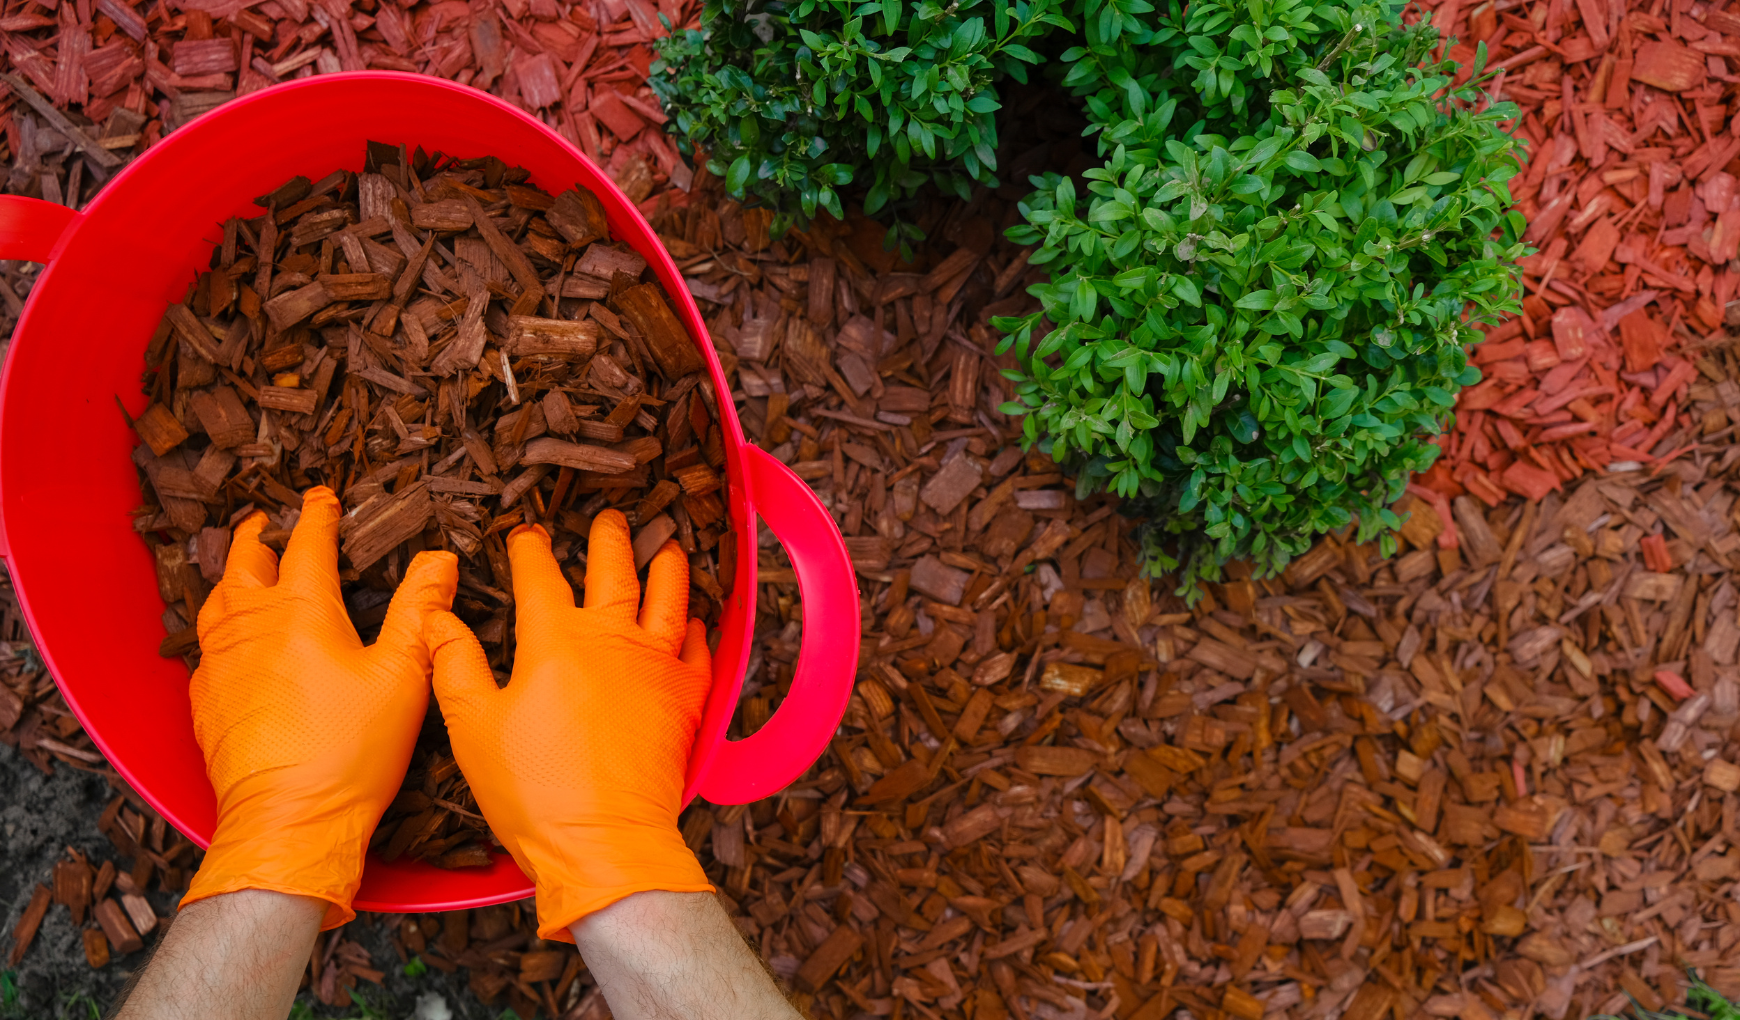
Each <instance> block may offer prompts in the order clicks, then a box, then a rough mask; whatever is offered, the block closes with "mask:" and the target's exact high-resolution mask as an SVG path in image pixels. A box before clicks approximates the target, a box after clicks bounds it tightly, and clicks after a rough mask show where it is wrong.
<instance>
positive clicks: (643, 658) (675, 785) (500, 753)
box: [424, 510, 713, 942]
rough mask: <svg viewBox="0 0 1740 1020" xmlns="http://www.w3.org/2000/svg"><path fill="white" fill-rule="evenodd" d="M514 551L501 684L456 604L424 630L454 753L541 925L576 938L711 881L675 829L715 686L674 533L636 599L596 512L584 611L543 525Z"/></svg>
mask: <svg viewBox="0 0 1740 1020" xmlns="http://www.w3.org/2000/svg"><path fill="white" fill-rule="evenodd" d="M507 548H508V559H509V562H510V566H511V567H512V570H513V587H514V603H515V606H516V607H517V614H518V615H517V636H518V640H519V644H518V648H517V650H516V652H515V659H514V671H513V678H512V680H511V681H510V682H509V683H508V685H507V686H506V687H505V688H500V689H498V688H497V687H496V684H495V678H494V676H493V675H492V674H491V673H490V669H489V663H488V661H487V660H486V659H485V658H484V654H483V649H482V647H481V646H479V645H478V643H477V638H476V637H474V636H473V635H472V633H471V631H470V630H468V629H466V627H465V625H464V624H463V623H461V622H460V621H459V619H458V618H457V617H455V616H454V615H453V614H451V613H435V614H432V615H431V616H430V617H429V618H428V620H427V622H426V624H425V631H424V634H425V639H426V641H427V643H428V646H429V650H430V653H431V654H432V655H433V656H434V661H435V697H436V698H437V699H438V700H439V701H440V703H441V714H442V715H443V716H444V717H445V718H446V720H447V732H448V734H449V735H450V736H451V737H452V738H453V756H454V757H455V758H456V759H458V761H459V769H460V771H461V772H463V773H464V774H465V778H466V781H467V782H469V783H470V784H471V792H472V794H473V795H474V796H475V797H476V798H477V805H478V807H479V808H480V809H481V810H482V811H483V816H484V818H486V819H488V820H489V827H490V828H491V829H492V830H494V832H495V834H496V836H497V837H499V838H500V839H501V841H502V845H503V846H505V847H507V850H508V852H509V853H511V854H513V857H514V860H515V861H516V862H518V863H519V866H520V869H521V870H523V871H524V872H525V873H526V874H527V875H529V876H531V878H532V880H533V882H535V883H536V884H537V890H538V892H537V896H538V935H539V936H540V937H542V938H546V939H559V940H562V941H566V942H572V941H574V939H573V936H572V935H570V934H569V932H568V926H569V925H571V924H573V923H574V922H575V921H578V920H579V919H580V918H582V917H585V916H586V915H587V914H590V913H592V912H593V911H595V910H599V909H601V908H603V907H607V906H609V905H610V904H612V903H614V902H616V901H617V900H620V899H622V898H623V897H624V896H627V895H629V894H631V893H636V892H645V891H647V890H652V889H663V890H667V891H670V892H707V891H710V890H711V889H712V888H713V887H712V885H710V884H709V883H708V882H707V876H706V875H705V874H704V873H702V871H701V865H700V862H699V861H697V860H695V855H694V854H693V853H692V852H690V850H689V848H688V846H686V845H685V844H684V843H683V838H682V836H681V835H680V834H679V833H678V831H677V813H678V812H679V811H680V810H681V809H682V804H681V799H682V791H683V773H684V770H685V768H686V767H687V765H688V760H689V748H690V746H691V745H692V744H693V743H694V740H695V731H696V729H697V728H698V727H699V725H700V721H701V707H702V704H703V703H704V702H705V700H706V697H707V689H708V687H709V686H710V684H711V682H712V681H711V676H712V672H711V669H710V657H709V655H708V652H707V642H706V632H705V630H704V629H703V628H702V625H701V621H699V620H689V619H688V615H689V564H688V561H687V560H685V559H684V558H683V553H682V550H681V549H679V548H678V547H677V544H676V543H675V542H666V543H665V546H664V548H663V549H660V550H659V552H658V555H656V556H654V557H653V561H652V566H651V569H650V571H649V573H648V577H647V592H646V604H645V606H644V607H642V606H641V599H640V583H639V581H638V580H637V579H636V577H635V569H634V550H633V548H632V547H631V546H630V544H629V536H628V521H627V519H626V518H624V517H623V515H622V514H621V513H618V512H617V511H615V510H607V511H605V512H604V513H601V514H599V515H598V517H597V519H595V520H594V521H593V523H592V535H591V541H590V543H589V545H588V548H587V571H586V607H585V608H584V609H577V608H575V606H574V590H573V588H571V587H570V586H569V584H568V579H567V578H566V577H564V576H562V572H561V570H560V569H559V568H558V567H557V565H556V559H555V557H554V556H553V555H551V553H550V536H549V534H548V533H547V532H545V531H544V529H543V528H540V527H535V526H534V527H527V526H524V525H522V526H520V527H518V528H515V529H514V530H513V531H512V532H511V533H509V535H508V538H507ZM637 613H638V616H637ZM685 621H686V622H685Z"/></svg>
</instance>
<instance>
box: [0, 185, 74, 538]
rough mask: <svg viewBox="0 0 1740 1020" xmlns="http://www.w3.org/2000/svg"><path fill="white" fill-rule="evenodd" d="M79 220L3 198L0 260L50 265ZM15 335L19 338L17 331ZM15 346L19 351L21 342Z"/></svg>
mask: <svg viewBox="0 0 1740 1020" xmlns="http://www.w3.org/2000/svg"><path fill="white" fill-rule="evenodd" d="M78 218H79V214H78V213H77V212H74V211H73V210H71V209H68V208H67V207H66V206H64V205H57V204H55V203H53V202H44V201H43V200H42V199H40V198H23V197H20V196H18V195H0V259H12V260H14V261H22V262H47V261H48V260H49V259H51V258H53V257H54V256H55V254H56V253H57V252H59V251H60V245H61V241H62V240H63V239H65V238H68V237H71V236H72V233H73V232H72V230H71V229H70V228H71V227H72V226H73V224H74V222H75V221H77V220H78ZM13 335H14V336H16V335H17V331H16V330H14V334H13ZM12 343H13V345H14V347H16V345H17V343H18V341H17V340H16V339H14V340H13V341H12ZM8 353H9V354H10V351H9V352H8ZM11 558H12V544H11V542H10V541H9V540H8V539H7V537H6V526H5V523H4V522H3V521H0V560H4V559H11Z"/></svg>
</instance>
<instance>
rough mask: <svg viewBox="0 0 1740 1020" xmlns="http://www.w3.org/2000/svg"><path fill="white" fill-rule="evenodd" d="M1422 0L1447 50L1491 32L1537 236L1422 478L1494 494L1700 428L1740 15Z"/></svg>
mask: <svg viewBox="0 0 1740 1020" xmlns="http://www.w3.org/2000/svg"><path fill="white" fill-rule="evenodd" d="M1425 6H1427V7H1429V8H1432V9H1433V10H1432V15H1431V16H1432V20H1433V22H1434V24H1436V25H1437V26H1438V27H1439V28H1440V29H1443V28H1446V27H1448V28H1449V30H1450V34H1451V35H1453V36H1454V37H1456V38H1457V39H1458V40H1459V43H1458V45H1456V46H1454V47H1451V49H1450V51H1449V55H1450V56H1451V57H1453V58H1455V59H1457V60H1459V61H1461V62H1463V64H1464V65H1467V64H1469V63H1471V62H1472V60H1473V58H1474V56H1475V45H1476V44H1477V43H1481V42H1484V43H1485V44H1486V46H1487V50H1488V54H1489V62H1488V67H1489V68H1492V69H1494V70H1497V71H1499V72H1500V73H1499V76H1498V78H1497V80H1496V82H1495V83H1494V85H1493V91H1495V92H1496V93H1498V94H1499V95H1500V96H1501V97H1502V98H1503V99H1508V100H1511V101H1513V102H1515V103H1516V104H1517V105H1518V106H1519V107H1520V109H1521V114H1522V115H1521V117H1520V118H1519V119H1518V121H1517V122H1516V127H1515V130H1516V132H1517V134H1518V135H1519V136H1520V137H1521V138H1522V139H1524V141H1525V143H1526V145H1527V148H1528V151H1529V152H1530V153H1532V154H1534V158H1532V159H1531V162H1530V163H1529V165H1528V167H1527V168H1526V171H1525V172H1524V173H1523V174H1521V175H1519V176H1518V177H1516V178H1515V179H1513V180H1512V181H1511V182H1510V187H1511V193H1512V195H1513V196H1514V197H1515V198H1516V200H1517V203H1518V208H1519V210H1520V211H1521V212H1522V213H1523V215H1524V216H1525V217H1527V220H1528V226H1527V229H1526V231H1525V233H1524V235H1523V236H1524V239H1525V240H1526V241H1527V242H1528V243H1530V244H1531V245H1534V246H1535V247H1537V248H1539V249H1540V251H1539V253H1538V254H1535V255H1532V256H1529V257H1528V258H1525V259H1524V260H1523V261H1522V267H1523V273H1524V284H1525V289H1526V296H1525V298H1524V301H1523V312H1522V314H1521V315H1519V316H1516V317H1514V318H1512V319H1510V320H1508V321H1507V322H1505V323H1504V324H1502V325H1500V326H1498V327H1496V328H1494V329H1491V330H1488V331H1487V333H1486V342H1485V344H1484V345H1482V346H1481V347H1480V348H1479V349H1478V350H1477V351H1476V354H1475V359H1474V360H1475V362H1476V364H1478V365H1479V366H1480V369H1481V372H1482V374H1483V375H1484V376H1485V378H1484V380H1483V381H1482V382H1481V383H1480V384H1479V385H1477V386H1475V387H1473V388H1472V389H1470V390H1468V391H1465V392H1464V393H1463V394H1462V395H1461V396H1460V398H1459V399H1458V401H1457V410H1458V412H1459V413H1458V415H1457V425H1456V429H1455V431H1454V432H1453V433H1452V434H1451V435H1450V436H1448V437H1446V439H1445V440H1444V441H1443V443H1442V445H1443V446H1444V447H1445V453H1446V456H1445V457H1444V458H1443V460H1442V461H1441V463H1440V464H1439V465H1438V466H1437V467H1435V468H1434V469H1433V470H1432V471H1431V472H1430V473H1428V474H1427V475H1426V476H1425V477H1424V478H1423V479H1422V482H1423V484H1425V485H1428V486H1430V487H1431V488H1433V489H1435V490H1437V491H1439V492H1441V493H1443V494H1445V495H1446V496H1455V495H1459V494H1460V493H1462V492H1468V493H1471V494H1473V495H1475V496H1477V497H1479V498H1480V499H1481V500H1483V501H1484V502H1485V503H1486V504H1487V505H1488V506H1497V505H1499V504H1500V503H1502V502H1503V501H1504V500H1505V499H1507V498H1508V497H1509V495H1510V494H1513V493H1514V494H1517V495H1521V496H1523V497H1525V498H1528V499H1536V500H1538V499H1540V498H1541V497H1542V496H1544V495H1545V494H1546V493H1547V492H1548V491H1550V490H1552V489H1555V488H1559V487H1560V486H1562V485H1563V484H1565V483H1569V482H1573V481H1574V480H1576V479H1579V478H1582V477H1585V476H1587V475H1590V474H1593V473H1598V472H1599V471H1601V470H1602V469H1605V468H1608V467H1609V466H1612V465H1617V466H1620V467H1623V466H1625V465H1628V464H1644V465H1654V464H1659V463H1660V462H1662V461H1665V460H1670V459H1672V458H1674V457H1677V456H1681V455H1683V454H1685V453H1687V452H1688V451H1689V450H1690V449H1692V447H1693V445H1694V444H1696V443H1700V442H1705V443H1707V442H1710V441H1711V440H1710V439H1708V438H1706V437H1705V434H1706V433H1707V432H1708V430H1704V429H1702V428H1701V425H1702V423H1701V422H1700V421H1698V420H1697V419H1696V418H1695V417H1693V416H1692V414H1691V410H1692V409H1691V408H1690V407H1689V406H1688V402H1687V398H1686V388H1687V387H1688V386H1689V385H1690V384H1691V383H1693V382H1694V381H1696V380H1697V378H1698V369H1697V366H1696V362H1697V356H1698V352H1699V351H1700V350H1701V349H1703V348H1704V347H1706V346H1708V345H1709V344H1712V343H1720V342H1722V341H1723V340H1724V339H1725V337H1726V330H1725V329H1724V328H1723V326H1724V323H1723V319H1724V317H1725V314H1726V313H1725V311H1724V310H1725V309H1726V307H1727V306H1728V304H1729V302H1730V301H1731V300H1732V299H1733V298H1734V295H1735V291H1736V288H1737V287H1740V273H1736V272H1735V270H1734V268H1733V267H1732V265H1731V263H1732V262H1733V260H1734V259H1735V255H1736V251H1737V250H1740V194H1736V189H1735V181H1736V177H1737V175H1740V132H1736V130H1735V129H1734V127H1733V125H1732V124H1731V119H1730V118H1731V113H1732V112H1733V111H1734V110H1735V109H1736V108H1740V102H1737V100H1736V93H1737V91H1740V90H1737V88H1736V84H1737V83H1740V76H1736V73H1735V71H1736V66H1735V63H1734V62H1735V61H1736V60H1740V16H1736V15H1735V14H1734V13H1732V12H1730V11H1727V10H1722V9H1721V8H1722V6H1723V5H1721V4H1705V3H1701V2H1700V3H1683V2H1680V0H1673V2H1671V3H1669V2H1664V0H1654V2H1650V3H1643V2H1639V3H1632V4H1626V3H1621V2H1617V0H1577V2H1575V3H1573V2H1571V0H1537V2H1533V3H1527V4H1525V3H1521V2H1518V0H1489V2H1486V3H1480V4H1476V3H1472V2H1470V0H1441V2H1437V3H1429V4H1426V5H1425ZM1464 74H1465V75H1466V72H1464Z"/></svg>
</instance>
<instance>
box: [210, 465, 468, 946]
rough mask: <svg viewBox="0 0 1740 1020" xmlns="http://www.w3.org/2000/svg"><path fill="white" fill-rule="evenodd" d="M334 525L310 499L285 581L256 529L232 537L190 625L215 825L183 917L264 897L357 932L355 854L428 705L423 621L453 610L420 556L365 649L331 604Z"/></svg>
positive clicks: (453, 570)
mask: <svg viewBox="0 0 1740 1020" xmlns="http://www.w3.org/2000/svg"><path fill="white" fill-rule="evenodd" d="M341 515H342V511H341V510H340V508H339V504H338V498H337V497H336V496H335V495H333V492H332V490H331V489H328V488H326V487H325V486H317V487H315V488H312V489H309V490H308V492H307V493H306V494H305V495H304V496H303V498H302V517H301V519H300V520H299V521H297V523H296V528H295V530H294V531H293V532H292V533H291V536H290V544H289V545H288V546H287V547H286V548H285V550H284V563H283V566H282V569H280V567H279V564H278V558H277V556H275V555H274V554H273V553H272V551H271V550H270V549H268V548H266V547H265V546H264V545H261V544H260V531H261V529H262V528H264V527H265V524H266V515H265V514H259V513H256V514H254V515H252V516H251V517H249V518H248V519H247V520H245V521H243V522H242V523H241V524H240V525H238V526H237V528H236V532H235V538H234V540H233V541H232V543H231V546H230V553H229V560H228V562H227V563H226V564H225V566H224V577H223V580H222V581H221V582H219V583H218V586H217V587H216V588H215V589H213V590H212V593H211V596H210V597H209V598H208V599H206V602H205V605H204V606H203V607H202V608H201V609H200V611H199V646H200V653H201V654H200V663H199V669H197V670H195V671H194V674H193V681H192V683H191V685H190V693H191V695H192V698H193V731H194V735H195V736H196V737H197V738H198V739H199V747H200V750H201V751H203V752H204V753H205V763H206V774H207V775H208V776H210V777H211V784H212V788H213V789H214V790H215V791H217V802H218V825H217V832H216V834H215V835H214V836H213V837H212V842H211V848H210V850H209V851H208V852H207V853H206V856H205V862H204V863H203V864H201V865H200V869H199V873H198V874H197V875H195V876H194V879H193V886H192V888H190V889H189V890H188V892H187V895H186V896H185V897H183V898H182V904H183V905H186V904H188V903H192V902H194V901H195V900H201V899H205V898H206V897H208V896H216V895H218V894H220V893H228V892H235V891H236V890H238V889H272V890H276V891H278V892H284V893H291V894H294V895H299V896H313V897H317V898H319V899H323V900H325V901H327V902H328V903H329V904H331V906H330V907H328V908H327V911H326V917H325V919H324V920H323V921H322V922H321V923H322V927H323V928H335V927H337V926H339V925H341V924H343V923H345V922H346V921H349V920H350V919H351V918H352V917H355V916H356V912H355V911H353V910H352V909H351V907H350V904H351V899H352V898H353V897H354V896H355V895H356V889H357V885H358V884H359V883H360V881H361V879H362V867H363V853H364V851H365V850H366V849H367V847H368V841H369V836H370V834H372V833H373V832H374V830H375V825H376V823H378V822H379V821H380V818H381V813H382V812H383V811H385V810H386V808H387V805H388V804H389V803H391V802H392V799H393V796H394V795H395V794H396V793H397V792H398V789H399V784H400V783H402V782H403V781H404V778H405V768H406V766H407V765H409V764H410V761H411V747H412V745H413V744H414V743H415V742H416V739H417V731H418V730H419V729H420V728H421V726H422V723H423V714H424V710H425V709H426V708H427V707H428V704H429V666H430V663H429V653H428V651H427V649H426V648H425V647H424V645H423V620H424V617H426V616H427V615H428V614H430V613H433V612H436V611H443V612H444V611H445V610H446V609H447V608H448V607H449V606H451V605H452V604H453V592H454V589H455V588H456V587H457V585H458V579H459V561H458V559H457V558H455V557H454V555H453V554H452V553H446V552H425V553H419V554H418V555H417V557H416V558H415V559H413V560H412V561H411V565H410V569H408V570H407V571H406V572H405V579H404V582H403V583H402V584H401V585H400V586H399V590H398V592H397V593H395V594H394V596H393V601H392V604H391V605H390V606H389V607H388V608H387V617H386V621H385V623H384V624H383V625H382V626H381V635H380V638H379V640H377V641H376V642H375V643H374V644H372V645H370V646H368V647H367V648H364V647H363V643H362V640H361V639H360V638H358V637H357V633H356V628H355V627H354V626H352V625H351V622H350V617H349V616H348V615H346V613H345V608H344V599H343V598H342V596H341V595H340V594H339V588H338V522H339V518H340V516H341Z"/></svg>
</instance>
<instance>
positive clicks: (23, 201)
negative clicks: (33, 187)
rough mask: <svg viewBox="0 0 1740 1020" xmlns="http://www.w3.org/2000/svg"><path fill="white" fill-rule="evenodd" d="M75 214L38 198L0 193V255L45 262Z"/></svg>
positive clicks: (66, 231) (76, 215)
mask: <svg viewBox="0 0 1740 1020" xmlns="http://www.w3.org/2000/svg"><path fill="white" fill-rule="evenodd" d="M78 216H79V214H78V213H76V212H74V211H73V210H71V209H68V208H67V207H66V206H64V205H56V204H55V203H53V202H44V201H43V200H42V199H40V198H20V197H19V196H17V195H0V259H13V260H22V261H25V262H47V261H48V260H49V259H50V258H51V257H53V255H54V254H55V251H56V249H58V248H59V247H60V241H61V238H63V237H67V236H69V235H70V234H71V231H69V230H68V229H67V228H68V227H70V226H71V225H72V223H73V221H74V220H76V219H78Z"/></svg>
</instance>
